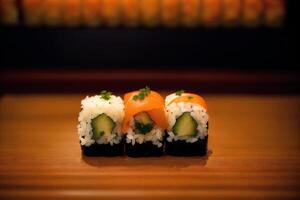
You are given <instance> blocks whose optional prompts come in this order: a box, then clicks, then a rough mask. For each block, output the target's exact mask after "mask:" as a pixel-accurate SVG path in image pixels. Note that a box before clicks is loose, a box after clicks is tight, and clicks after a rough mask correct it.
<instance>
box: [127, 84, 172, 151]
mask: <svg viewBox="0 0 300 200" xmlns="http://www.w3.org/2000/svg"><path fill="white" fill-rule="evenodd" d="M124 104H125V117H124V121H123V132H124V133H126V142H125V153H126V154H127V155H128V156H130V157H142V156H161V155H163V139H164V134H165V133H164V130H165V129H166V128H167V126H168V122H167V119H166V115H165V107H164V99H163V98H162V96H161V95H160V94H158V93H157V92H155V91H151V90H150V88H148V87H145V88H143V89H140V90H139V91H134V92H130V93H127V94H125V96H124Z"/></svg>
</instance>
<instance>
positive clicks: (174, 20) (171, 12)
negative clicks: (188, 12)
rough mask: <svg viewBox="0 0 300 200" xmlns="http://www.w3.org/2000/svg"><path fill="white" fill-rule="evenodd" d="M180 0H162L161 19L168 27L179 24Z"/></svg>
mask: <svg viewBox="0 0 300 200" xmlns="http://www.w3.org/2000/svg"><path fill="white" fill-rule="evenodd" d="M179 13H180V0H162V1H161V21H162V24H163V25H165V26H167V27H175V26H177V25H178V24H179V19H180V16H179Z"/></svg>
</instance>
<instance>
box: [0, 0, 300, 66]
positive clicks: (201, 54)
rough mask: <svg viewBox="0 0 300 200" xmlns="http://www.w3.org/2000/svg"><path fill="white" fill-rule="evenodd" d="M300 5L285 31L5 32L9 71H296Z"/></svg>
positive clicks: (4, 59)
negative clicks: (167, 69)
mask: <svg viewBox="0 0 300 200" xmlns="http://www.w3.org/2000/svg"><path fill="white" fill-rule="evenodd" d="M295 2H296V1H293V0H289V1H287V16H286V19H285V22H284V24H283V26H282V27H279V28H268V27H263V26H259V27H256V28H246V27H242V26H238V27H235V28H222V27H217V28H205V27H200V28H192V29H191V28H163V27H159V28H152V29H147V28H125V27H119V28H105V27H99V28H85V27H80V28H51V27H50V28H49V27H38V28H30V27H29V28H28V27H23V26H22V25H20V26H18V27H3V26H2V27H1V29H0V34H1V37H0V44H1V46H0V48H1V62H0V64H1V67H4V68H6V69H8V68H17V69H18V68H24V67H25V68H39V69H43V68H51V69H53V68H55V69H58V68H59V69H61V68H82V67H84V68H101V69H107V68H120V67H121V68H124V67H130V68H143V67H148V68H149V67H151V68H170V67H172V68H179V69H180V68H197V69H199V68H201V69H203V68H205V69H210V68H214V69H220V68H221V69H272V70H292V69H295V68H297V67H298V66H297V65H298V62H297V61H298V59H297V57H296V53H297V50H296V47H297V45H296V41H297V38H298V36H297V33H296V27H297V25H296V20H297V16H296V15H297V12H298V10H297V5H296V3H295Z"/></svg>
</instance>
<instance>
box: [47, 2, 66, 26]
mask: <svg viewBox="0 0 300 200" xmlns="http://www.w3.org/2000/svg"><path fill="white" fill-rule="evenodd" d="M62 3H63V1H62V0H44V8H45V9H44V16H43V18H44V24H45V25H48V26H59V25H61V24H62V5H63V4H62Z"/></svg>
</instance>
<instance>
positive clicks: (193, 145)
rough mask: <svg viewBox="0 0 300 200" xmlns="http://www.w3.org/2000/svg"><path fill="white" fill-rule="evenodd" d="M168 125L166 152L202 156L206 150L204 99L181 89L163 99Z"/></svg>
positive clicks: (206, 122) (206, 132)
mask: <svg viewBox="0 0 300 200" xmlns="http://www.w3.org/2000/svg"><path fill="white" fill-rule="evenodd" d="M165 105H166V111H167V118H168V123H169V127H168V130H167V136H166V147H165V149H166V153H167V154H169V155H174V156H196V155H198V156H204V155H206V152H207V141H208V118H209V117H208V114H207V106H206V103H205V101H204V99H203V98H202V97H201V96H199V95H196V94H192V93H184V91H183V90H180V91H177V92H176V93H173V94H170V95H169V96H167V97H166V99H165Z"/></svg>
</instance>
